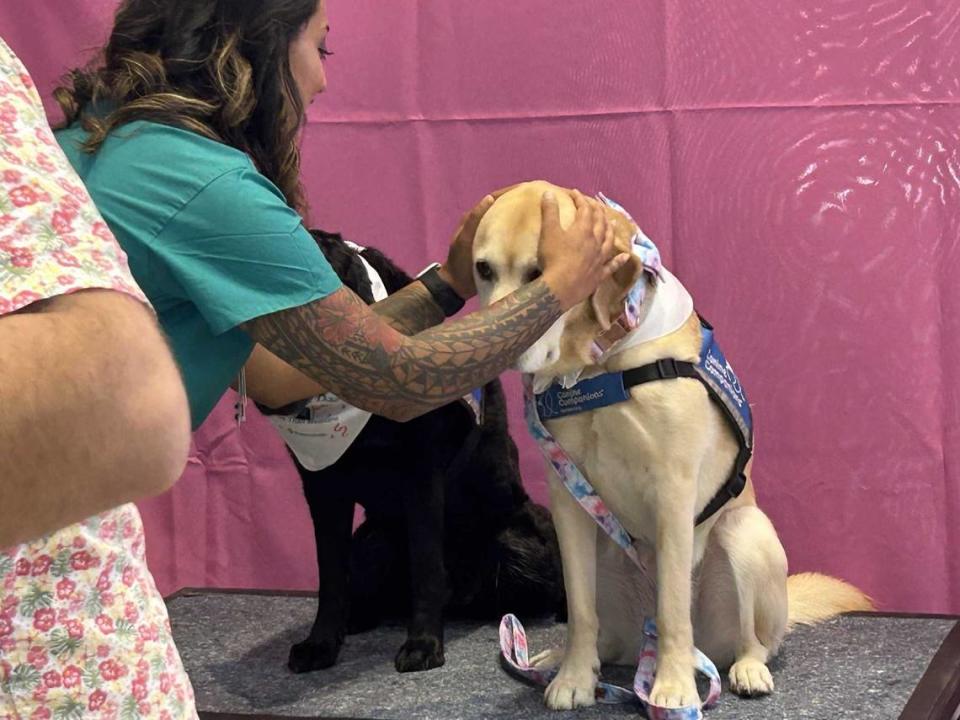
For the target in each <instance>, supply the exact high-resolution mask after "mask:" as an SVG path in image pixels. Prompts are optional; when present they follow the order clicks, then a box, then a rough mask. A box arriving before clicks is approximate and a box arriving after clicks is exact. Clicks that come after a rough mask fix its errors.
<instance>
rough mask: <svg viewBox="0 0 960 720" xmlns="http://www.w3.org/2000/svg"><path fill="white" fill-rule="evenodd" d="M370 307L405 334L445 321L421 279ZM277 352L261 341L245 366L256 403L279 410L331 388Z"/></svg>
mask: <svg viewBox="0 0 960 720" xmlns="http://www.w3.org/2000/svg"><path fill="white" fill-rule="evenodd" d="M369 308H370V310H371V311H373V312H374V313H376V314H377V316H379V317H380V318H382V319H383V320H384V321H385V322H386V323H387V324H389V325H390V327H392V328H393V329H394V330H396V331H397V332H400V333H403V334H404V335H416V334H417V333H418V332H422V331H423V330H426V329H427V328H431V327H434V326H435V325H439V324H440V323H441V322H443V320H444V314H443V311H442V310H441V309H440V307H439V306H438V305H437V304H436V303H435V302H434V301H433V296H432V295H431V294H430V293H429V291H428V290H427V289H426V288H425V287H424V286H423V283H420V282H414V283H411V284H410V285H407V286H406V287H404V288H402V289H401V290H399V291H397V292H396V293H394V294H393V295H391V296H389V297H387V298H385V299H383V300H381V301H380V302H378V303H376V304H374V305H370V306H369ZM275 352H276V351H274V352H271V351H270V350H268V349H266V348H265V347H263V345H260V344H258V345H256V346H255V347H254V348H253V352H252V353H251V354H250V358H249V359H248V360H247V362H246V365H244V368H245V370H246V381H247V395H249V396H250V398H252V399H253V400H254V401H255V402H257V403H259V404H260V405H264V406H266V407H268V408H271V409H273V410H277V409H280V408H284V407H286V406H288V405H290V404H291V403H295V402H298V401H300V400H304V399H306V398H311V397H313V396H315V395H321V394H323V393H325V392H328V391H330V388H329V387H328V386H323V385H321V384H320V383H319V382H317V380H316V379H314V378H313V377H311V376H309V375H307V374H305V373H303V372H301V371H300V370H298V369H297V368H295V367H293V366H292V365H290V364H288V363H286V362H284V361H283V360H282V359H280V358H279V357H277V355H276V354H275ZM234 389H236V388H234Z"/></svg>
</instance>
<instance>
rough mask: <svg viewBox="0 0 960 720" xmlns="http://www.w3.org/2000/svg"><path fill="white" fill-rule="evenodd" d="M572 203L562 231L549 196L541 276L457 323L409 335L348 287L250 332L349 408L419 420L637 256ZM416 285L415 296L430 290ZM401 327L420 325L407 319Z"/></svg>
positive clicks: (593, 208) (477, 382) (593, 213)
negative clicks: (625, 251) (618, 248)
mask: <svg viewBox="0 0 960 720" xmlns="http://www.w3.org/2000/svg"><path fill="white" fill-rule="evenodd" d="M573 199H574V202H575V204H576V206H577V214H576V218H575V220H574V222H573V224H572V226H571V227H570V228H569V229H568V230H564V229H563V228H562V227H561V225H560V217H559V210H558V207H557V201H556V198H555V197H553V196H552V195H550V194H547V195H545V196H544V198H543V205H542V212H543V215H542V226H541V236H540V249H539V250H540V260H541V267H542V268H543V275H542V276H541V278H540V279H538V280H536V281H534V282H532V283H530V284H528V285H525V286H523V287H521V288H520V289H519V290H517V291H516V292H514V293H513V294H512V295H509V296H508V297H506V298H504V299H503V300H501V301H500V302H498V303H496V304H495V305H492V306H491V307H489V308H487V309H485V310H482V311H480V312H477V313H474V314H472V315H469V316H467V317H465V318H463V319H461V320H458V321H456V322H451V323H447V324H445V325H443V326H441V327H437V328H432V329H430V330H425V331H424V332H421V333H419V334H418V335H415V336H413V337H407V336H406V335H404V334H403V333H402V332H399V331H398V330H397V329H395V328H394V327H391V324H390V323H389V322H387V321H385V320H384V319H383V318H381V317H380V316H379V315H378V314H376V313H375V312H374V311H373V310H372V309H371V308H370V307H369V306H367V305H366V304H365V303H364V302H363V301H362V300H361V299H360V298H358V297H357V296H356V295H355V294H354V293H353V292H352V291H350V290H349V289H348V288H341V289H340V290H338V291H337V292H335V293H333V294H332V295H329V296H328V297H326V298H323V299H322V300H317V301H315V302H313V303H310V304H309V305H306V306H302V307H299V308H292V309H289V310H284V311H281V312H278V313H274V314H272V315H267V316H264V317H260V318H256V319H254V320H252V321H250V322H248V323H246V324H245V325H244V329H245V330H246V331H247V332H248V333H250V335H251V336H252V337H253V338H254V340H256V341H257V342H258V343H260V344H261V345H263V346H264V347H266V349H267V350H269V351H270V352H271V353H274V354H275V355H276V356H279V358H280V360H282V361H285V362H286V363H289V364H290V365H292V366H293V368H296V370H298V371H300V372H301V373H302V374H303V375H304V376H308V377H309V378H310V379H311V380H312V381H314V382H316V383H319V386H321V387H323V388H325V389H327V390H329V391H332V392H334V393H336V394H337V395H338V396H340V397H342V398H343V399H344V400H346V401H347V402H349V403H350V404H352V405H354V406H356V407H359V408H362V409H364V410H368V411H370V412H374V413H377V414H379V415H383V416H385V417H388V418H390V419H393V420H400V421H404V420H409V419H411V418H413V417H417V416H418V415H422V414H423V413H426V412H428V411H430V410H432V409H434V408H436V407H439V406H441V405H445V404H447V403H449V402H451V401H452V400H455V399H457V398H459V397H461V396H463V395H464V394H466V393H468V392H470V391H471V390H473V389H475V388H477V387H479V386H481V385H483V384H484V383H486V382H488V381H489V380H491V379H492V378H494V377H496V376H497V375H499V374H500V373H501V372H503V371H504V370H506V369H507V368H508V367H510V366H511V365H513V364H514V363H515V362H516V360H517V359H518V358H519V357H520V355H522V354H523V352H524V351H525V350H526V349H527V348H529V347H530V346H531V345H532V344H533V343H534V342H536V340H537V339H538V338H539V337H541V336H542V335H543V334H544V333H545V332H546V331H547V330H548V329H549V328H550V326H551V325H552V324H553V323H554V322H555V321H556V320H557V319H558V318H559V317H560V315H561V314H562V313H563V311H565V310H567V309H569V308H570V307H572V306H573V305H575V304H577V303H579V302H580V301H582V300H584V299H586V298H587V297H589V295H590V294H591V293H592V292H593V291H594V290H596V288H597V286H598V285H599V284H600V282H601V281H602V280H604V279H605V278H608V277H610V275H611V274H612V273H614V272H616V270H618V269H619V268H620V267H622V266H623V264H624V263H625V262H626V260H627V259H628V258H629V255H628V254H620V255H616V249H615V246H614V242H613V240H614V234H613V226H612V224H611V225H608V224H607V223H606V220H605V215H604V212H603V211H602V209H600V208H599V206H597V205H596V203H592V201H588V200H586V199H585V198H583V196H582V195H580V193H578V192H574V193H573ZM414 285H415V289H414V292H418V291H417V290H416V287H417V286H419V287H421V288H422V284H421V283H415V284H414ZM419 292H423V293H426V290H425V289H423V290H420V291H419ZM404 302H406V299H404ZM399 305H402V303H398V306H399ZM387 307H388V308H390V307H391V306H390V305H388V306H387ZM437 310H439V309H438V308H437ZM404 314H405V313H403V312H400V313H399V315H400V316H403V315H404ZM402 322H403V324H405V326H406V327H412V325H410V323H411V321H410V320H409V319H407V320H404V321H402ZM254 397H255V396H254Z"/></svg>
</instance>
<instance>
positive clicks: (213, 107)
mask: <svg viewBox="0 0 960 720" xmlns="http://www.w3.org/2000/svg"><path fill="white" fill-rule="evenodd" d="M317 5H318V0H124V1H123V2H122V3H121V5H120V8H119V9H118V10H117V16H116V19H115V22H114V26H113V32H112V33H111V35H110V40H109V42H108V43H107V46H106V47H105V48H104V49H103V52H102V57H100V58H98V59H97V60H95V61H94V62H93V63H91V65H90V66H88V67H86V68H78V69H76V70H73V71H72V72H70V73H69V74H68V76H67V78H66V79H65V81H64V83H63V85H62V86H61V87H59V88H57V90H56V91H55V93H54V96H55V97H56V99H57V102H58V103H59V104H60V107H61V108H62V109H63V112H64V115H65V116H66V123H67V124H68V125H70V124H73V123H74V122H77V121H79V122H80V123H82V125H83V127H84V128H85V129H86V130H87V131H88V132H89V137H88V139H87V141H86V143H85V145H84V149H86V150H87V151H89V152H92V151H94V150H96V149H97V148H98V147H99V146H100V144H101V143H103V141H104V139H105V138H106V136H107V134H108V133H109V132H111V131H112V130H113V129H115V128H117V127H119V126H120V125H123V124H125V123H129V122H133V121H135V120H149V121H152V122H157V123H163V124H165V125H173V126H176V127H180V128H184V129H186V130H192V131H194V132H197V133H199V134H201V135H203V136H205V137H208V138H210V139H212V140H217V141H219V142H222V143H226V144H227V145H231V146H233V147H235V148H237V149H239V150H242V151H243V152H245V153H247V154H248V155H249V156H250V157H251V158H252V159H253V161H254V163H255V164H256V166H257V169H258V170H260V172H262V173H263V174H264V175H265V176H266V177H267V178H269V179H270V180H271V181H272V182H273V183H274V184H275V185H277V187H279V188H280V190H281V191H282V192H283V194H284V196H285V197H286V199H287V202H288V203H289V204H290V206H291V207H293V208H295V209H297V210H299V211H300V212H304V211H305V210H306V202H305V198H304V193H303V188H302V186H301V184H300V151H299V147H298V138H297V136H298V133H299V131H300V127H301V125H302V122H303V115H304V108H303V102H302V101H301V99H300V93H299V92H298V90H297V84H296V81H295V80H294V78H293V75H292V74H291V71H290V61H289V46H290V42H291V41H292V40H293V38H294V37H295V36H296V35H297V34H298V33H299V32H300V31H301V29H302V28H303V27H304V25H305V24H306V23H307V21H308V20H309V19H310V17H311V16H312V15H313V14H314V12H315V11H316V9H317ZM94 109H96V110H97V112H93V110H94Z"/></svg>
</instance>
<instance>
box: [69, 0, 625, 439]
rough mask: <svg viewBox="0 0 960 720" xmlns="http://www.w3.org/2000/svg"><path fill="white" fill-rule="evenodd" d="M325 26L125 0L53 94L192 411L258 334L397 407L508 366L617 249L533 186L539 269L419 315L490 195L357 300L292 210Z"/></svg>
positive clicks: (405, 412) (373, 403)
mask: <svg viewBox="0 0 960 720" xmlns="http://www.w3.org/2000/svg"><path fill="white" fill-rule="evenodd" d="M327 32H328V25H327V20H326V8H325V0H320V1H319V2H318V1H317V0H273V1H270V2H264V1H262V0H261V1H257V0H242V1H241V0H234V1H232V2H227V1H226V0H219V1H218V0H170V1H168V2H164V3H157V2H155V1H154V0H128V1H127V2H125V3H123V4H122V6H121V8H120V10H119V12H118V15H117V18H116V24H115V27H114V31H113V33H112V36H111V38H110V41H109V44H108V45H107V47H106V50H105V57H104V64H103V66H101V67H99V68H96V69H94V70H92V71H87V72H85V71H76V72H74V73H73V75H72V82H71V84H70V86H68V87H65V88H61V89H60V90H59V91H58V92H57V98H58V100H59V101H60V104H61V105H62V107H63V109H64V111H65V113H66V117H67V122H68V124H69V128H68V129H66V130H63V131H61V132H60V133H59V134H58V139H59V140H60V142H61V145H62V146H63V148H64V150H65V152H66V153H67V155H68V157H69V158H70V159H71V161H72V162H73V163H74V165H75V166H76V168H77V170H78V172H79V173H80V175H81V177H82V178H83V179H84V182H85V183H86V184H87V187H88V189H89V190H90V193H91V195H92V196H93V199H94V201H95V202H96V203H97V205H98V207H99V208H100V210H101V212H102V213H103V215H104V217H105V218H106V219H107V222H108V224H110V226H111V228H112V229H113V230H114V232H115V233H116V235H117V237H118V239H119V241H120V243H121V245H122V246H123V248H124V250H126V252H127V253H128V255H129V258H130V266H131V269H132V270H133V273H134V277H136V278H137V281H138V282H139V283H140V285H141V287H142V288H143V290H144V292H145V293H146V295H147V297H148V298H149V299H150V300H151V302H152V303H153V304H154V307H155V308H156V310H157V313H158V316H159V319H160V323H161V325H162V326H163V327H164V329H165V330H166V332H167V333H168V335H169V336H170V340H171V343H172V345H173V349H174V352H175V354H176V356H177V358H178V360H179V362H180V365H181V367H182V370H183V374H184V381H185V383H186V386H187V391H188V395H189V397H190V404H191V411H192V416H193V423H194V426H196V425H199V424H200V422H202V421H203V419H204V418H205V417H206V415H207V413H208V412H209V411H210V409H211V408H212V407H213V406H214V404H215V403H216V401H217V400H218V399H219V398H220V396H221V394H222V393H223V391H224V390H225V389H226V387H227V386H228V384H229V382H230V381H231V379H232V378H233V377H234V376H235V375H236V374H237V371H238V370H239V369H240V368H241V366H242V365H243V363H244V361H245V360H246V359H247V357H248V356H249V355H250V353H251V349H252V348H253V345H254V343H255V342H256V343H260V344H261V345H263V346H264V347H265V348H266V349H267V350H269V351H270V352H271V353H273V354H274V355H277V356H279V357H280V358H282V359H283V360H284V361H286V362H288V363H290V364H291V365H293V366H295V367H296V368H298V369H299V370H300V371H302V372H303V373H304V374H305V375H306V376H308V377H310V378H311V379H312V380H314V381H315V382H316V383H318V384H319V386H321V387H323V388H324V389H326V390H329V391H332V392H335V393H336V394H337V395H339V396H340V397H342V398H343V399H344V400H346V401H347V402H349V403H350V404H352V405H354V406H356V407H359V408H361V409H364V410H368V411H372V412H375V413H378V414H380V415H384V416H387V417H389V418H392V419H396V420H407V419H410V418H412V417H415V416H417V415H420V414H422V413H424V412H427V411H429V410H431V409H433V408H435V407H438V406H440V405H443V404H445V403H448V402H450V401H452V400H454V399H456V398H458V397H461V396H462V395H463V394H465V393H467V392H469V391H470V390H471V389H473V388H475V387H479V386H480V385H482V384H483V383H484V382H486V381H487V380H489V379H491V378H493V377H495V376H496V375H498V374H499V373H500V372H502V371H503V370H504V369H506V368H507V367H509V366H510V365H511V364H512V363H513V362H514V361H515V360H516V359H517V358H518V357H519V355H520V354H521V353H522V352H523V351H524V350H525V349H526V348H527V347H528V346H529V345H530V344H532V343H533V341H534V340H535V339H536V338H538V337H539V336H540V335H542V334H543V332H544V331H545V330H546V329H547V328H549V327H550V325H551V324H552V323H553V322H554V321H555V320H556V319H557V318H558V317H559V316H560V315H561V313H562V312H563V311H564V310H566V309H567V308H569V307H571V306H572V305H574V304H576V303H577V302H579V301H580V300H583V299H584V298H586V297H587V296H588V295H589V293H591V292H592V291H593V289H594V288H595V287H596V286H597V284H598V283H599V281H600V280H601V278H602V277H603V276H604V274H605V273H609V272H612V270H613V269H615V268H614V267H613V265H615V264H616V263H617V262H620V261H621V259H620V258H617V259H616V260H614V261H613V263H611V261H612V260H613V249H612V240H611V239H610V238H605V235H607V233H606V230H607V228H606V223H605V220H604V219H603V216H602V213H600V212H599V210H596V206H595V205H594V204H593V203H592V201H587V200H585V199H583V198H582V197H578V199H577V202H578V207H579V211H578V216H577V221H576V223H575V225H574V226H572V227H571V228H570V230H569V231H568V232H564V231H563V230H562V229H561V228H560V226H559V222H558V221H557V210H556V206H555V203H553V202H552V201H550V200H547V201H545V203H546V204H545V210H544V212H545V223H544V230H543V233H542V245H541V256H542V259H543V268H542V271H543V274H542V277H540V278H536V279H534V280H533V282H531V283H530V284H529V285H528V286H526V287H524V288H523V289H522V290H520V291H519V292H517V293H516V294H515V295H514V296H511V297H509V298H506V299H505V300H504V301H503V302H501V303H499V304H498V305H497V306H495V307H493V308H490V309H488V310H485V311H483V312H480V313H475V314H473V315H470V316H468V317H466V318H464V319H462V320H459V321H457V322H453V323H449V324H447V325H444V326H442V327H439V328H436V329H428V328H432V326H434V325H437V324H438V323H440V322H441V321H442V320H443V317H444V315H449V314H452V313H453V312H455V311H456V310H457V309H458V306H459V305H460V304H462V300H463V299H466V298H468V297H470V296H472V295H473V294H474V292H475V288H474V285H473V277H472V268H471V262H472V261H471V251H470V248H471V245H472V239H473V238H472V231H473V229H474V228H475V227H476V222H477V221H478V219H479V217H480V216H481V215H482V213H483V212H484V210H485V209H486V208H487V207H488V206H489V204H490V202H492V198H491V197H489V196H488V197H487V198H485V199H484V201H483V202H481V203H480V205H479V206H478V207H477V208H475V209H474V211H473V212H472V213H471V214H470V215H468V217H467V219H466V221H465V223H464V227H463V229H462V231H461V232H459V233H458V234H457V236H456V238H455V239H454V242H453V245H452V248H451V251H450V255H449V257H448V259H447V263H446V264H445V265H444V266H442V267H440V268H439V270H434V271H432V272H430V273H428V274H427V276H425V277H424V278H423V280H424V282H421V283H414V285H413V286H412V287H411V288H410V289H409V290H407V291H405V292H402V293H398V294H397V295H395V296H394V297H391V298H390V299H389V300H387V301H384V302H382V303H379V304H378V305H376V306H374V307H373V308H372V309H371V308H369V307H368V306H366V305H365V304H364V303H363V302H362V301H361V300H360V299H359V298H357V297H356V296H355V295H354V294H353V293H352V292H350V291H349V290H348V289H346V288H344V287H343V286H341V284H340V282H339V281H338V279H337V278H336V275H335V274H334V273H333V271H332V270H331V269H330V267H329V265H328V264H327V263H326V261H325V260H324V258H323V256H322V254H321V253H320V252H319V250H318V249H317V247H316V244H315V243H314V242H313V240H312V238H311V237H310V235H309V234H308V233H307V232H306V230H305V229H304V227H303V225H302V222H301V213H302V212H303V210H304V200H303V190H302V188H301V185H300V179H299V154H298V149H297V137H298V133H299V130H300V128H301V126H302V123H303V120H304V108H305V107H306V106H307V105H309V104H310V103H311V102H312V101H313V99H314V98H315V97H316V96H317V95H318V94H319V93H321V92H322V91H323V90H324V88H325V87H326V78H325V75H324V69H323V60H324V57H325V56H326V54H327V49H326V37H327ZM595 210H596V212H595ZM605 240H606V244H604V241H605ZM292 399H296V398H292Z"/></svg>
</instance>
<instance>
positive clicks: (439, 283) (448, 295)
mask: <svg viewBox="0 0 960 720" xmlns="http://www.w3.org/2000/svg"><path fill="white" fill-rule="evenodd" d="M439 269H440V266H439V265H433V266H431V267H429V268H427V269H426V270H424V271H423V272H422V273H420V275H418V276H417V280H419V281H420V282H422V283H423V284H424V286H426V288H427V290H428V291H429V292H430V295H431V296H432V297H433V301H434V302H435V303H436V304H437V305H439V306H440V309H441V310H443V314H444V315H445V316H446V317H450V316H451V315H456V314H457V313H458V312H460V310H461V309H462V308H463V306H464V305H465V304H466V301H465V300H464V299H463V298H462V297H460V296H459V295H457V291H456V290H454V289H453V288H452V287H450V286H449V285H448V284H447V283H445V282H444V281H443V279H442V278H441V277H440V275H439V273H438V271H439Z"/></svg>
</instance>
